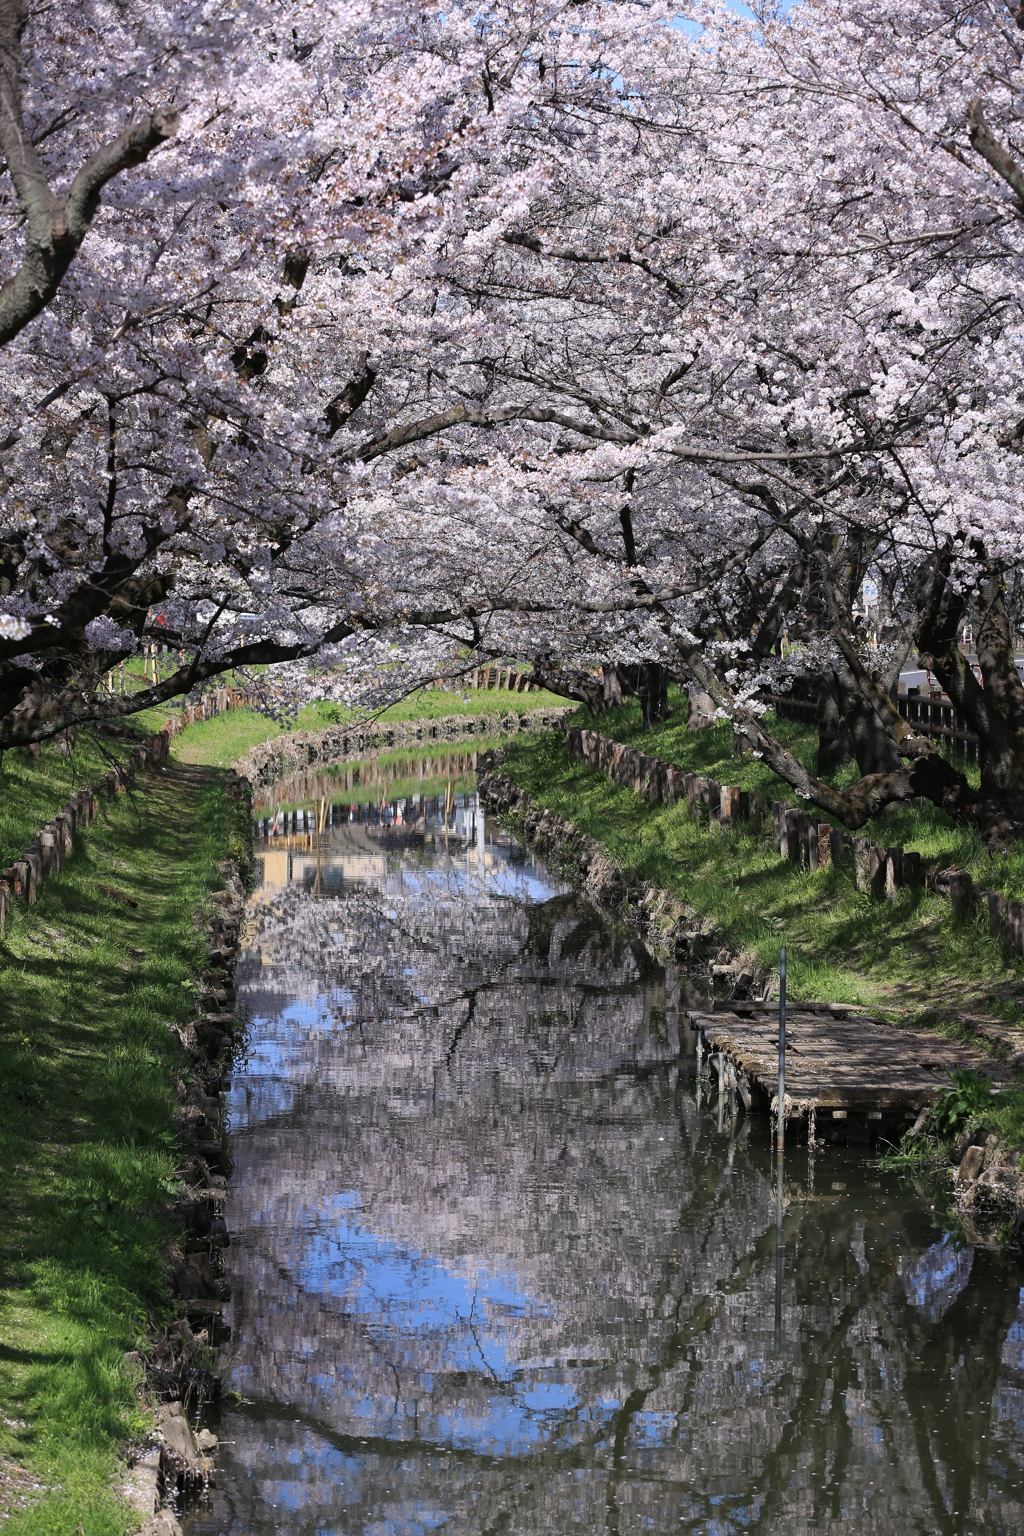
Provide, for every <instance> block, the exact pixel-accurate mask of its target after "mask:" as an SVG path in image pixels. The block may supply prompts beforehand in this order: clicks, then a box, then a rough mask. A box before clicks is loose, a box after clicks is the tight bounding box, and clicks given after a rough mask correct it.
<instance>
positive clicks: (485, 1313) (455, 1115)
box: [191, 826, 1024, 1536]
mask: <svg viewBox="0 0 1024 1536" xmlns="http://www.w3.org/2000/svg"><path fill="white" fill-rule="evenodd" d="M384 830H385V832H386V833H387V836H388V837H391V836H392V835H393V834H394V835H397V833H395V829H394V828H392V829H390V830H389V829H388V828H387V827H386V826H385V829H384ZM348 831H349V832H350V833H351V834H352V835H355V834H356V831H357V829H356V828H355V827H349V829H348ZM358 832H359V836H360V837H364V838H365V845H366V847H367V849H368V850H369V849H371V848H372V853H371V852H369V851H368V852H367V853H366V854H365V855H364V856H365V857H366V858H370V857H376V858H378V859H379V860H380V861H381V863H380V868H381V873H380V874H379V875H375V876H373V877H370V876H367V877H366V878H365V879H362V880H359V879H358V877H354V883H348V884H346V886H344V887H343V888H342V891H341V894H340V895H327V896H322V897H321V899H320V900H316V899H312V897H311V894H310V893H309V892H308V891H307V890H305V889H303V886H302V884H301V882H300V881H299V880H298V879H297V878H296V879H295V880H293V882H292V884H291V885H289V886H288V887H287V888H284V887H283V886H282V887H277V888H276V889H274V890H273V891H272V892H269V891H268V893H267V899H266V904H265V906H264V907H263V908H262V910H261V912H260V913H259V915H258V917H257V919H256V921H257V923H258V929H257V931H256V932H255V934H254V936H253V939H252V947H251V949H250V952H249V954H248V956H247V957H246V959H245V961H244V963H243V965H242V966H241V968H240V971H239V981H240V1000H241V1001H243V1002H244V1003H246V1004H247V1005H248V1007H249V1008H250V1010H251V1013H252V1016H253V1024H252V1053H251V1056H250V1058H249V1061H248V1064H247V1067H246V1070H245V1071H243V1072H240V1073H239V1074H238V1075H237V1076H236V1078H235V1084H234V1089H233V1093H232V1105H231V1108H232V1122H233V1126H234V1131H233V1149H234V1156H235V1162H236V1170H237V1171H236V1176H235V1179H234V1181H233V1191H232V1196H231V1204H230V1207H229V1213H228V1214H229V1225H230V1227H231V1230H232V1234H233V1244H232V1248H231V1250H230V1265H231V1270H232V1281H233V1285H234V1303H233V1311H234V1317H233V1326H234V1330H235V1332H234V1337H233V1339H232V1343H231V1351H232V1355H233V1357H234V1359H235V1360H236V1361H237V1367H236V1378H235V1380H236V1385H237V1387H238V1389H239V1390H240V1391H241V1393H242V1395H243V1397H244V1398H245V1399H246V1400H247V1401H248V1403H249V1404H250V1407H248V1408H243V1409H242V1411H238V1412H232V1413H231V1414H230V1416H229V1418H228V1421H227V1426H226V1427H224V1428H223V1434H224V1438H225V1440H226V1441H233V1442H235V1444H234V1445H233V1446H228V1447H226V1449H225V1452H224V1457H225V1463H224V1467H223V1471H222V1476H221V1486H220V1489H219V1491H218V1492H217V1494H216V1504H215V1509H214V1512H213V1513H212V1514H211V1515H210V1517H209V1518H208V1519H202V1520H197V1521H194V1522H193V1523H192V1527H191V1533H192V1536H199V1533H209V1536H213V1533H218V1536H220V1533H223V1536H241V1533H243V1532H244V1533H246V1536H255V1533H259V1532H270V1531H275V1532H276V1531H286V1532H289V1533H304V1536H305V1533H309V1536H313V1533H321V1532H332V1533H334V1532H337V1533H343V1532H344V1533H346V1536H347V1533H350V1532H351V1533H359V1536H378V1533H379V1536H383V1533H396V1536H411V1533H412V1532H414V1531H424V1530H443V1531H445V1532H448V1533H452V1536H485V1533H491V1532H501V1533H516V1536H520V1533H521V1536H527V1533H529V1536H537V1533H547V1532H551V1533H555V1536H562V1533H565V1532H573V1531H576V1530H579V1531H586V1532H587V1533H588V1536H589V1533H592V1532H598V1531H600V1532H611V1533H614V1536H641V1533H645V1532H655V1533H658V1536H660V1533H663V1532H671V1531H676V1530H684V1531H693V1532H702V1533H705V1532H707V1533H712V1532H713V1533H716V1536H717V1533H726V1532H738V1531H740V1530H748V1529H752V1528H756V1529H757V1530H759V1531H768V1532H773V1533H780V1536H781V1533H787V1536H788V1533H789V1532H804V1531H808V1532H809V1531H815V1532H819V1531H821V1532H829V1533H836V1536H838V1533H840V1532H843V1533H850V1536H862V1533H874V1532H889V1531H893V1530H896V1531H901V1530H906V1531H907V1532H911V1531H929V1532H930V1531H950V1532H957V1531H961V1530H965V1531H966V1530H971V1531H992V1532H995V1531H1009V1530H1014V1529H1020V1528H1022V1527H1024V1504H1022V1503H1021V1489H1022V1487H1024V1457H1022V1445H1024V1395H1022V1390H1021V1389H1022V1386H1024V1378H1022V1377H1021V1375H1020V1372H1019V1366H1020V1346H1019V1341H1018V1340H1017V1334H1018V1333H1019V1332H1020V1331H1021V1324H1020V1323H1019V1321H1018V1316H1019V1314H1018V1297H1017V1291H1016V1285H1015V1283H1014V1282H1013V1277H1012V1276H1007V1275H1006V1274H1005V1272H1004V1271H1003V1270H1002V1268H1001V1266H1000V1263H999V1262H998V1261H997V1260H995V1259H994V1258H993V1257H992V1256H991V1255H988V1254H986V1253H983V1252H979V1253H977V1254H975V1255H974V1257H973V1259H969V1258H967V1257H965V1256H964V1255H963V1254H961V1253H959V1252H958V1251H957V1249H956V1247H955V1245H954V1244H953V1243H952V1242H951V1241H948V1240H944V1239H943V1237H942V1234H941V1233H936V1232H935V1231H934V1230H933V1228H932V1227H931V1224H930V1221H929V1220H928V1217H927V1214H926V1213H925V1212H922V1210H921V1208H920V1203H919V1201H918V1199H917V1197H916V1196H914V1195H913V1193H910V1194H908V1192H907V1191H906V1190H905V1189H904V1186H903V1185H902V1183H901V1182H900V1181H899V1180H898V1179H896V1178H894V1177H892V1176H887V1175H884V1174H882V1173H880V1172H879V1171H878V1170H877V1168H876V1167H874V1166H873V1165H870V1164H864V1165H858V1164H857V1163H856V1162H855V1161H854V1159H853V1157H851V1155H850V1154H828V1155H827V1156H826V1157H822V1158H819V1160H818V1165H817V1169H816V1176H815V1180H814V1183H813V1185H810V1184H808V1182H807V1180H806V1169H807V1161H806V1156H805V1155H804V1154H800V1155H798V1157H797V1158H795V1159H793V1162H794V1164H795V1167H794V1168H792V1169H791V1170H790V1173H789V1193H790V1196H791V1203H790V1205H789V1210H788V1215H787V1219H786V1226H785V1270H784V1287H783V1297H782V1299H783V1344H782V1349H781V1352H777V1351H776V1349H775V1346H774V1301H775V1293H774V1262H775V1234H774V1205H773V1200H772V1190H771V1183H770V1172H771V1169H770V1163H769V1160H768V1157H767V1155H766V1154H767V1147H766V1146H764V1144H763V1142H762V1140H761V1139H760V1135H759V1131H758V1129H757V1128H756V1127H754V1128H752V1129H751V1128H749V1126H748V1127H747V1128H746V1129H744V1128H743V1126H742V1123H741V1131H740V1135H739V1136H738V1137H737V1138H735V1139H733V1140H730V1139H729V1138H728V1137H727V1136H724V1135H723V1136H719V1135H718V1134H717V1132H716V1131H715V1128H714V1123H713V1122H712V1121H710V1120H709V1119H708V1118H707V1116H705V1115H703V1114H701V1113H700V1112H699V1111H698V1109H697V1106H696V1104H695V1101H694V1097H693V1094H692V1092H691V1087H690V1076H689V1074H690V1070H691V1058H690V1057H689V1055H688V1054H687V1053H686V1052H685V1051H684V1054H683V1057H682V1059H681V1060H680V1056H679V1046H680V1041H679V1039H678V1035H677V1017H678V1006H679V1004H680V1001H684V1000H685V999H683V998H682V997H681V990H680V982H679V979H678V978H676V977H673V976H672V975H671V974H669V975H666V974H665V972H664V971H662V970H661V969H660V968H659V967H657V966H655V965H653V964H652V963H651V962H650V960H649V958H648V957H647V956H646V955H645V954H644V952H643V951H642V950H639V949H636V950H634V949H633V948H631V946H630V944H629V943H628V942H627V941H626V940H625V939H624V938H622V937H620V936H617V935H616V934H614V933H611V932H609V930H608V929H607V928H606V927H605V926H604V925H603V924H602V923H601V922H600V921H599V920H598V919H597V918H596V916H595V914H594V913H593V912H592V911H591V910H590V909H588V908H587V907H586V906H585V905H584V904H583V903H581V902H580V901H579V899H578V898H577V897H576V896H575V895H574V894H573V893H572V892H571V891H567V890H564V889H561V888H559V887H557V886H555V885H553V884H552V883H551V881H550V880H549V879H548V878H547V877H546V876H545V874H544V872H543V871H542V870H539V869H538V868H536V867H535V866H534V865H533V864H532V863H531V862H529V861H525V862H519V863H517V862H515V860H516V858H517V855H516V854H515V851H514V850H508V849H501V848H498V847H496V846H494V845H492V844H488V845H487V846H486V856H485V858H484V860H483V863H482V864H481V863H478V858H477V847H476V844H475V843H470V844H469V845H468V846H466V845H465V844H459V845H458V846H457V847H456V846H455V844H454V843H452V844H450V847H449V851H448V854H447V856H446V855H445V852H444V848H443V843H442V844H439V845H438V846H436V847H434V848H430V847H427V846H424V842H423V835H422V833H409V834H408V835H407V836H406V841H405V844H404V846H403V847H402V848H401V849H400V850H398V851H391V852H388V851H386V849H382V848H381V844H380V842H379V841H375V840H374V837H375V836H377V835H379V834H374V835H371V833H370V832H368V831H367V829H366V828H365V827H363V828H361V829H358ZM405 835H406V834H403V836H405ZM360 846H363V845H362V844H361V845H360ZM337 856H338V857H339V858H344V857H347V856H348V855H347V854H346V852H345V851H344V849H342V848H340V847H339V849H338V851H337ZM303 857H305V855H303ZM682 1044H683V1045H684V1047H685V1046H686V1045H687V1042H686V1041H685V1040H684V1041H683V1042H682ZM834 1184H839V1185H841V1186H842V1187H841V1188H839V1189H837V1188H834V1187H833V1185H834Z"/></svg>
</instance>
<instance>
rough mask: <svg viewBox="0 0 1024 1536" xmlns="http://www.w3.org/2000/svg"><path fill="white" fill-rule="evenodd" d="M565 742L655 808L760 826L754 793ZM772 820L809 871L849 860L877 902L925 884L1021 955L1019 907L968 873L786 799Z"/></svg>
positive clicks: (633, 755)
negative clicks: (683, 807) (928, 864)
mask: <svg viewBox="0 0 1024 1536" xmlns="http://www.w3.org/2000/svg"><path fill="white" fill-rule="evenodd" d="M566 744H567V746H568V750H569V756H570V758H572V760H573V761H574V762H583V763H586V764H588V766H589V767H592V768H597V769H599V770H600V771H601V772H602V773H605V774H607V776H608V778H609V779H611V781H612V782H613V783H615V784H620V785H622V786H623V787H624V788H626V789H632V790H633V791H634V792H635V793H636V794H638V795H643V796H644V797H645V798H646V799H648V800H650V801H652V802H653V803H654V804H655V805H676V804H678V803H679V802H680V801H683V800H685V801H686V803H687V805H688V807H689V810H690V813H691V815H694V816H701V817H706V818H707V819H708V822H709V824H710V825H711V826H712V827H719V828H724V829H730V830H731V829H735V828H737V827H739V826H741V825H747V826H749V827H750V828H751V830H752V831H754V830H756V829H757V827H758V826H759V824H760V817H761V812H762V809H763V808H762V807H761V806H760V804H759V802H758V797H757V794H756V793H755V792H754V791H747V790H741V789H739V788H738V787H737V786H736V785H732V784H720V783H719V782H718V780H717V779H712V778H709V777H707V776H706V775H705V774H699V773H684V772H683V771H682V769H680V768H676V767H674V766H673V765H672V764H671V763H663V762H661V761H660V760H659V759H658V758H656V757H650V756H648V755H647V753H645V752H640V751H638V750H637V748H636V747H630V746H627V745H625V743H623V742H619V741H613V740H612V739H611V737H609V736H601V735H599V734H598V732H597V731H587V730H581V729H580V728H579V727H577V726H574V727H572V728H571V729H570V730H569V731H567V732H566ZM772 823H773V840H774V843H775V847H776V849H777V851H778V852H779V854H780V855H781V857H782V858H784V859H788V860H789V861H790V863H793V864H799V865H800V866H801V867H802V868H804V869H807V870H813V869H826V868H827V867H828V866H829V865H830V864H837V865H838V864H841V863H843V862H844V861H852V864H853V874H854V880H855V882H856V885H857V889H858V890H859V891H864V892H866V893H867V894H868V895H870V896H873V897H874V898H875V899H876V900H877V901H882V900H888V901H893V900H895V897H896V894H897V892H898V891H900V890H903V889H905V888H907V887H913V886H920V885H922V884H923V885H927V886H928V888H929V889H931V890H934V891H936V892H938V893H939V894H940V895H944V896H948V897H949V898H950V901H951V903H952V907H953V916H954V918H956V919H962V918H965V917H968V916H973V915H974V914H975V913H980V914H981V915H982V916H983V917H984V918H985V920H986V921H987V922H988V926H989V932H990V933H991V934H992V936H993V937H994V938H995V937H999V936H1001V937H1002V939H1003V943H1004V946H1005V949H1006V953H1007V954H1008V955H1024V903H1021V902H1019V901H1011V900H1010V899H1009V898H1008V897H1006V896H1004V895H1002V894H1001V893H1000V892H998V891H983V890H979V889H978V888H977V887H976V886H975V884H974V881H973V879H972V878H971V876H970V874H969V873H968V872H967V871H966V870H960V869H938V870H930V871H927V872H925V871H924V870H923V869H922V866H921V855H920V854H919V853H916V852H915V851H914V850H913V849H909V848H896V847H889V848H883V847H882V846H881V845H880V844H878V843H876V842H874V841H873V840H872V839H871V838H870V837H861V836H851V834H850V833H849V832H844V831H843V830H842V828H840V827H834V826H832V825H830V824H829V823H828V822H825V821H819V820H818V818H817V817H816V816H813V815H811V814H810V813H809V812H807V811H800V810H797V809H795V808H794V807H793V806H791V805H787V804H786V802H785V801H784V800H776V801H774V802H773V803H772Z"/></svg>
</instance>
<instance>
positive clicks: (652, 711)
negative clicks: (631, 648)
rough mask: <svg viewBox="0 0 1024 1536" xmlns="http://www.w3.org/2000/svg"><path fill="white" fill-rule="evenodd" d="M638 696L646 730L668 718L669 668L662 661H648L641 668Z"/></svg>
mask: <svg viewBox="0 0 1024 1536" xmlns="http://www.w3.org/2000/svg"><path fill="white" fill-rule="evenodd" d="M636 691H637V696H638V698H639V700H640V710H641V713H642V715H643V722H644V730H645V731H649V730H650V729H651V726H652V725H660V724H661V722H662V721H663V720H667V719H668V715H669V708H668V668H667V667H665V666H662V664H661V662H658V661H648V662H645V663H644V665H643V666H642V667H641V668H640V676H639V679H638V683H637V690H636Z"/></svg>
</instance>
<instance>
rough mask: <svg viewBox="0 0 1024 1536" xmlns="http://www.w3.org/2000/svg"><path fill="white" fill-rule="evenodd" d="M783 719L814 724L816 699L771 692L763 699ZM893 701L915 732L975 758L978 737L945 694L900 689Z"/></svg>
mask: <svg viewBox="0 0 1024 1536" xmlns="http://www.w3.org/2000/svg"><path fill="white" fill-rule="evenodd" d="M765 702H766V703H768V704H770V705H771V706H772V708H773V709H774V710H775V713H776V714H777V715H780V716H781V717H782V719H783V720H800V721H802V722H803V723H804V724H805V725H815V724H817V720H818V701H817V699H813V698H810V697H808V696H807V695H806V694H771V695H769V697H768V698H767V699H766V701H765ZM893 703H894V704H895V705H896V708H897V709H898V710H899V712H900V714H901V715H902V716H903V718H904V720H909V721H910V722H911V724H912V725H913V727H914V729H915V731H916V733H917V735H918V736H927V737H929V738H931V739H932V740H935V741H946V742H948V743H949V745H950V746H951V747H952V749H953V751H954V753H956V755H957V756H959V757H964V758H966V759H967V761H968V762H970V763H976V762H977V761H978V738H977V736H976V735H975V733H974V732H973V731H971V730H968V728H967V725H966V723H965V721H964V720H963V718H962V717H961V716H960V715H958V714H957V712H956V709H955V708H954V706H953V704H952V702H951V701H950V700H949V699H947V698H946V696H945V694H938V695H935V694H932V695H928V694H915V693H900V694H897V695H896V697H895V698H894V699H893Z"/></svg>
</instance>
